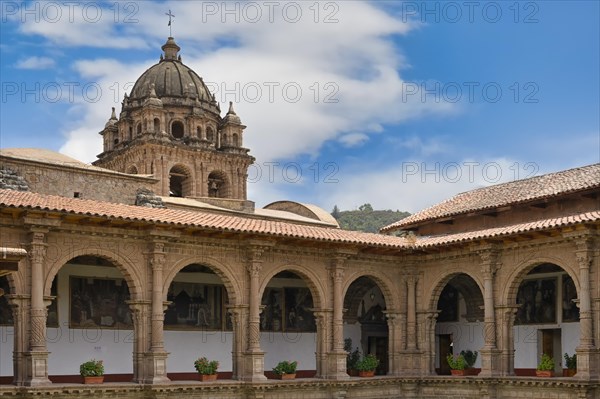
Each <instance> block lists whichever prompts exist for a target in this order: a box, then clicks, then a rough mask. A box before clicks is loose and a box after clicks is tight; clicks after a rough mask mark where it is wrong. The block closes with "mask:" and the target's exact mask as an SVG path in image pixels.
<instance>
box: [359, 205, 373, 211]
mask: <svg viewBox="0 0 600 399" xmlns="http://www.w3.org/2000/svg"><path fill="white" fill-rule="evenodd" d="M358 210H359V211H361V212H373V207H372V206H371V204H364V205H361V206H359V207H358Z"/></svg>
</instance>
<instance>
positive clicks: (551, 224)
mask: <svg viewBox="0 0 600 399" xmlns="http://www.w3.org/2000/svg"><path fill="white" fill-rule="evenodd" d="M598 222H600V211H593V212H583V213H578V214H574V215H568V216H563V217H558V218H550V219H542V220H537V221H534V222H526V223H517V224H511V225H510V226H503V227H494V228H491V229H485V230H477V231H469V232H466V233H456V234H448V235H443V236H435V237H418V238H417V241H416V244H415V248H422V249H425V248H428V247H435V246H438V245H448V244H457V243H461V242H465V241H473V240H480V239H490V238H495V237H504V236H509V235H516V234H525V233H529V232H534V231H540V230H548V229H552V228H557V227H565V226H571V225H575V224H580V223H598Z"/></svg>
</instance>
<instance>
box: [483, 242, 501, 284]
mask: <svg viewBox="0 0 600 399" xmlns="http://www.w3.org/2000/svg"><path fill="white" fill-rule="evenodd" d="M500 253H501V251H500V249H499V248H498V246H495V245H493V246H492V245H490V246H487V247H486V248H483V249H481V250H479V251H477V255H479V260H480V265H481V273H482V274H483V276H484V277H485V278H493V277H494V275H495V274H496V272H497V271H498V269H500V267H501V266H502V263H500V262H498V258H499V257H500Z"/></svg>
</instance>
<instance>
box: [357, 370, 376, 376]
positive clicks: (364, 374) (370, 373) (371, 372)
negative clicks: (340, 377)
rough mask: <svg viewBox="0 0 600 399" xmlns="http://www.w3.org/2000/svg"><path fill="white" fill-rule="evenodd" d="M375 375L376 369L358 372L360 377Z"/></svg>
mask: <svg viewBox="0 0 600 399" xmlns="http://www.w3.org/2000/svg"><path fill="white" fill-rule="evenodd" d="M374 375H375V370H369V371H362V370H360V371H359V372H358V376H359V377H373V376H374Z"/></svg>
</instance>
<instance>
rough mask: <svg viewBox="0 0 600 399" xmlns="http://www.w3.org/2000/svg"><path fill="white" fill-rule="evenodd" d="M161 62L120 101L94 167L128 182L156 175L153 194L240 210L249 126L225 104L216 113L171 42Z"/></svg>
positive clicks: (208, 95)
mask: <svg viewBox="0 0 600 399" xmlns="http://www.w3.org/2000/svg"><path fill="white" fill-rule="evenodd" d="M162 50H163V52H164V53H163V54H161V56H160V61H159V62H158V63H157V64H155V65H153V66H152V67H150V68H149V69H148V70H147V71H145V72H144V73H143V74H142V75H141V76H140V77H139V78H138V80H137V81H136V83H135V85H134V86H133V89H132V90H131V94H130V95H129V96H128V95H127V94H125V98H124V99H123V103H122V108H121V113H120V115H119V117H117V115H116V113H115V109H114V108H113V112H112V115H111V117H110V119H109V120H108V122H107V123H106V125H105V127H104V130H102V131H101V132H100V134H101V135H102V137H103V139H104V140H103V141H104V151H103V152H102V153H101V154H100V155H98V160H97V161H95V162H94V165H96V166H99V167H102V168H106V169H111V170H114V171H118V172H124V173H130V174H144V175H153V176H154V177H155V178H157V179H158V180H159V189H156V191H157V192H156V194H158V195H161V196H164V197H167V196H170V197H185V198H196V199H202V200H203V201H208V202H212V203H215V202H217V203H218V204H219V205H221V206H226V207H229V208H240V207H241V208H243V206H242V205H240V204H238V205H236V203H242V202H245V201H246V197H247V193H246V178H247V171H248V167H249V166H250V165H251V164H252V163H253V162H254V158H253V157H252V156H250V155H248V152H249V150H248V149H247V148H244V147H243V133H244V129H245V128H246V126H244V125H243V124H242V121H241V120H240V117H239V116H237V114H236V113H235V111H234V109H233V104H232V103H230V104H229V111H228V112H227V114H226V115H225V116H224V117H221V115H220V114H221V109H220V107H219V104H218V103H217V101H216V100H215V96H214V95H213V94H211V93H210V91H209V90H208V87H207V86H206V85H205V84H204V81H203V80H202V78H201V77H200V76H198V74H196V72H194V71H193V70H192V69H190V68H189V67H187V66H186V65H184V64H183V62H182V61H181V56H180V55H179V54H178V53H179V50H180V47H179V46H178V45H177V43H175V40H174V39H173V38H172V37H169V38H168V40H167V42H166V43H165V44H164V45H163V46H162Z"/></svg>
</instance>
